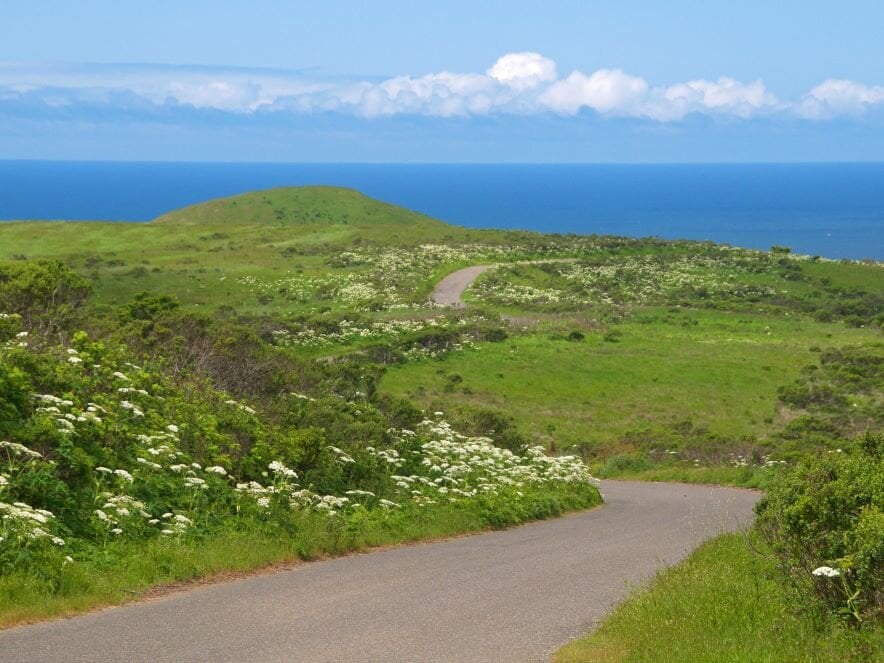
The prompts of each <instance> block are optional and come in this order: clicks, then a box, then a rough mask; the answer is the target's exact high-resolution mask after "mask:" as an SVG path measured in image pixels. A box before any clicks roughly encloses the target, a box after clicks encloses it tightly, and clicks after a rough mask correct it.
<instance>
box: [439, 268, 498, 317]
mask: <svg viewBox="0 0 884 663" xmlns="http://www.w3.org/2000/svg"><path fill="white" fill-rule="evenodd" d="M492 267H493V265H473V266H472V267H464V268H463V269H459V270H457V271H456V272H452V273H451V274H449V275H448V276H446V277H445V278H444V279H442V280H441V281H439V283H438V284H436V289H435V290H433V294H432V295H430V299H432V300H433V302H434V303H436V304H439V305H441V306H453V307H455V308H463V307H464V306H465V304H464V302H463V299H462V297H463V293H464V292H465V291H466V289H467V288H469V287H470V286H471V285H472V284H473V281H475V280H476V279H477V278H479V276H480V275H481V274H483V273H485V272H487V271H488V270H489V269H491V268H492Z"/></svg>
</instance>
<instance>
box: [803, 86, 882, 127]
mask: <svg viewBox="0 0 884 663" xmlns="http://www.w3.org/2000/svg"><path fill="white" fill-rule="evenodd" d="M879 104H884V87H882V86H880V85H873V86H869V85H863V84H862V83H856V82H854V81H847V80H839V79H834V78H830V79H828V80H826V81H823V82H822V83H820V84H819V85H817V86H816V87H815V88H813V89H812V90H811V91H810V92H808V93H807V94H806V95H805V97H804V99H802V100H801V102H800V103H799V104H798V106H797V109H796V110H797V112H798V114H799V115H801V116H802V117H806V118H809V119H826V118H831V117H835V116H837V115H857V114H860V113H863V112H865V111H866V110H868V109H869V108H870V107H872V106H877V105H879Z"/></svg>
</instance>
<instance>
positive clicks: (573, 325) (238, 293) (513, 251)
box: [0, 187, 884, 463]
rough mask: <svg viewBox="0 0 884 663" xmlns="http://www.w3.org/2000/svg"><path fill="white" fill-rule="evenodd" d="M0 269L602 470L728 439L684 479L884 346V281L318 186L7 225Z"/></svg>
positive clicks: (781, 258) (693, 245)
mask: <svg viewBox="0 0 884 663" xmlns="http://www.w3.org/2000/svg"><path fill="white" fill-rule="evenodd" d="M0 257H3V258H7V259H15V260H21V259H25V258H26V259H36V258H59V259H61V260H63V261H64V262H66V263H67V264H70V265H71V266H73V267H74V268H75V269H76V270H77V271H79V272H80V273H82V274H83V275H84V276H86V277H88V278H89V279H90V280H91V281H92V283H93V294H92V296H91V297H90V299H89V304H90V306H91V307H93V308H95V309H96V310H100V309H101V308H102V307H110V308H109V310H116V309H119V307H121V306H124V305H125V304H126V303H127V302H131V301H132V300H133V298H134V297H135V296H136V294H138V293H141V292H147V293H151V294H153V295H170V296H172V297H174V298H175V299H176V301H177V302H179V303H180V305H181V307H182V309H183V310H191V311H204V312H207V313H208V314H212V315H214V314H217V312H220V313H221V314H223V315H226V316H229V315H232V314H233V315H240V316H243V315H246V316H250V317H252V318H253V319H255V320H259V321H260V322H258V323H257V324H258V326H259V327H260V331H261V333H262V334H263V335H264V336H265V338H266V339H267V340H268V341H271V342H272V343H273V345H275V346H276V347H277V348H279V350H280V351H282V352H285V353H287V354H290V355H292V356H294V357H328V356H335V355H337V356H342V355H346V354H348V353H351V352H354V351H366V350H367V351H368V356H369V357H371V358H373V359H376V360H380V361H381V362H382V363H384V364H386V365H387V366H389V370H388V371H387V374H386V376H385V377H384V378H383V381H382V382H381V384H380V388H381V389H382V390H383V391H384V392H386V393H389V394H394V395H397V396H404V397H408V398H410V399H413V400H414V401H415V402H416V403H418V404H419V405H421V406H422V407H424V408H425V409H428V410H436V409H441V410H444V411H452V412H456V413H458V416H460V417H461V418H462V422H464V423H468V422H469V420H471V418H472V417H473V416H474V415H475V413H476V412H477V411H491V412H494V413H497V414H498V415H500V416H502V417H504V418H505V419H506V418H512V419H513V420H514V422H515V425H516V426H517V427H518V428H519V430H520V432H521V433H522V434H523V435H525V436H526V437H527V438H528V439H531V440H533V441H535V442H538V443H541V444H545V445H548V446H550V448H553V447H554V448H558V449H562V448H575V447H576V448H577V449H579V450H580V451H581V452H583V453H586V454H588V455H590V456H591V457H601V458H603V457H608V456H611V455H614V454H616V453H631V452H635V451H636V450H641V451H645V450H646V447H647V444H645V443H646V442H647V440H648V439H649V438H651V437H655V438H657V439H658V440H660V444H661V445H662V447H664V448H665V446H666V445H665V443H666V442H667V441H670V440H671V441H672V446H673V447H677V446H678V443H680V442H684V440H685V438H686V435H685V434H684V431H690V432H691V434H690V435H688V436H687V437H690V438H691V439H692V440H694V441H697V440H701V439H704V438H710V437H711V438H720V439H721V440H723V443H722V442H720V441H719V442H716V444H715V445H713V446H714V447H715V448H714V450H713V451H712V452H711V453H710V454H703V453H695V454H694V457H693V458H692V459H691V460H692V462H693V460H695V459H696V458H697V457H698V456H699V457H702V462H704V463H705V462H706V461H707V460H716V461H722V460H724V459H726V456H727V453H722V451H721V447H722V444H723V445H724V446H725V447H727V448H728V450H729V451H730V452H732V455H733V456H735V457H736V456H741V455H745V454H746V453H748V452H749V451H750V449H752V448H753V446H754V445H755V443H756V442H757V440H759V439H768V438H770V437H771V435H773V434H775V433H776V432H777V431H780V430H781V429H782V428H783V427H784V426H785V425H787V424H788V423H789V422H790V421H792V420H793V419H794V418H795V417H796V412H795V411H794V408H789V407H783V404H782V403H780V402H779V400H778V396H777V394H778V389H780V388H781V387H784V386H785V385H788V384H790V383H792V382H794V381H795V380H797V379H800V377H801V375H802V373H801V372H802V369H803V368H804V367H806V366H809V365H813V364H814V361H815V358H816V357H817V356H818V354H819V351H820V350H821V349H823V348H828V347H840V346H845V345H861V346H865V345H868V344H870V343H873V342H874V341H875V339H880V321H881V310H882V302H884V269H882V266H881V264H879V263H869V264H861V263H856V262H848V261H841V262H835V261H827V260H825V259H816V258H814V259H807V258H804V257H796V256H792V255H790V254H788V253H785V252H782V251H778V252H772V253H764V252H757V251H743V250H739V249H731V248H727V247H719V246H717V245H714V244H711V243H708V242H666V241H661V240H654V239H627V238H613V237H597V236H551V235H542V234H538V233H526V232H509V231H494V230H488V231H476V230H468V229H464V228H457V227H454V226H450V225H447V224H444V223H441V222H439V221H435V220H433V219H430V218H428V217H426V216H423V215H420V214H416V213H414V212H410V211H408V210H404V209H402V208H398V207H396V206H393V205H388V204H385V203H381V202H378V201H375V200H372V199H370V198H367V197H366V196H363V195H362V194H360V193H358V192H356V191H352V190H349V189H340V188H333V187H302V188H280V189H272V190H268V191H259V192H255V193H249V194H244V195H240V196H234V197H230V198H223V199H219V200H213V201H209V202H206V203H203V204H200V205H194V206H191V207H187V208H184V209H182V210H178V211H175V212H172V213H169V214H166V215H163V216H162V217H160V218H158V219H156V220H155V221H153V222H151V223H61V222H58V223H37V222H27V223H5V224H2V225H0ZM563 257H567V258H570V259H571V261H569V262H559V263H556V262H551V263H545V264H537V265H529V264H518V265H516V264H510V265H509V266H507V263H515V262H516V261H519V260H525V259H531V258H563ZM479 263H485V264H488V263H495V264H501V265H502V266H501V267H499V268H497V269H494V270H491V271H489V272H488V273H486V274H485V275H484V276H483V277H482V278H481V279H480V281H479V282H478V283H477V284H476V285H475V286H474V287H473V288H472V289H471V290H470V291H468V293H467V299H468V301H469V302H470V304H471V307H472V309H471V311H470V312H468V313H466V314H463V313H449V312H445V311H438V310H434V309H433V308H432V307H429V306H428V305H427V298H428V295H429V293H430V291H431V289H432V287H433V285H434V284H435V283H436V282H437V281H438V279H439V278H441V276H442V275H444V274H445V273H447V272H450V271H452V270H454V269H456V268H457V267H459V266H462V265H468V264H479ZM500 316H503V318H501V317H500ZM507 319H508V320H511V322H506V320H507ZM493 328H496V329H499V330H500V331H499V332H494V331H493ZM504 337H508V339H507V340H506V341H505V342H499V341H500V339H502V338H504ZM483 339H485V342H483ZM487 339H493V340H494V341H498V342H488V341H487ZM538 386H540V387H541V388H538ZM679 431H682V432H681V433H680V432H679ZM694 446H696V445H694ZM701 451H702V450H701ZM707 456H709V457H707Z"/></svg>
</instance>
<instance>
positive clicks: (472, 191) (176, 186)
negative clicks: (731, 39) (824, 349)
mask: <svg viewBox="0 0 884 663" xmlns="http://www.w3.org/2000/svg"><path fill="white" fill-rule="evenodd" d="M305 184H332V185H339V186H348V187H353V188H356V189H359V190H360V191H362V192H364V193H366V194H367V195H370V196H373V197H375V198H379V199H381V200H385V201H388V202H391V203H395V204H397V205H402V206H404V207H408V208H411V209H415V210H418V211H421V212H424V213H426V214H429V215H430V216H433V217H436V218H439V219H442V220H444V221H448V222H450V223H454V224H458V225H463V226H470V227H494V228H523V229H530V230H539V231H545V232H560V233H569V232H573V233H600V234H618V235H629V236H659V237H665V238H673V239H675V238H687V239H711V240H715V241H719V242H727V243H730V244H734V245H737V246H745V247H751V248H761V249H766V248H769V247H770V246H772V245H774V244H778V245H785V246H789V247H791V248H792V249H793V251H796V252H799V253H807V254H812V255H823V256H828V257H832V258H874V259H877V260H884V163H853V164H731V165H405V164H402V165H380V164H254V163H144V162H122V163H121V162H72V161H0V219H92V220H117V221H147V220H150V219H152V218H154V217H156V216H158V215H160V214H162V213H164V212H167V211H169V210H173V209H176V208H178V207H182V206H184V205H189V204H192V203H197V202H201V201H204V200H208V199H210V198H215V197H218V196H227V195H232V194H235V193H241V192H245V191H251V190H255V189H262V188H268V187H274V186H285V185H305Z"/></svg>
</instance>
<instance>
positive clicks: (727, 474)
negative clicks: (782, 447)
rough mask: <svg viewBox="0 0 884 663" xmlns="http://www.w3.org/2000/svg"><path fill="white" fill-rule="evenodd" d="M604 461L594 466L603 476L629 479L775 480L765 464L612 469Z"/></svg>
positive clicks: (739, 483) (762, 484)
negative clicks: (760, 465)
mask: <svg viewBox="0 0 884 663" xmlns="http://www.w3.org/2000/svg"><path fill="white" fill-rule="evenodd" d="M605 465H606V464H605V463H602V464H597V466H596V467H593V474H594V475H595V476H597V477H599V478H600V479H623V480H626V481H664V482H675V483H699V484H715V485H719V486H736V487H739V488H754V489H757V490H764V489H765V488H766V487H767V486H768V485H769V484H770V482H771V481H773V480H774V477H775V474H774V471H773V470H771V469H769V468H764V467H753V466H746V467H732V466H726V465H721V466H712V467H709V466H700V467H692V466H685V465H675V464H673V465H652V466H651V467H648V468H646V469H642V470H622V471H611V470H610V469H606V468H605Z"/></svg>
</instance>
